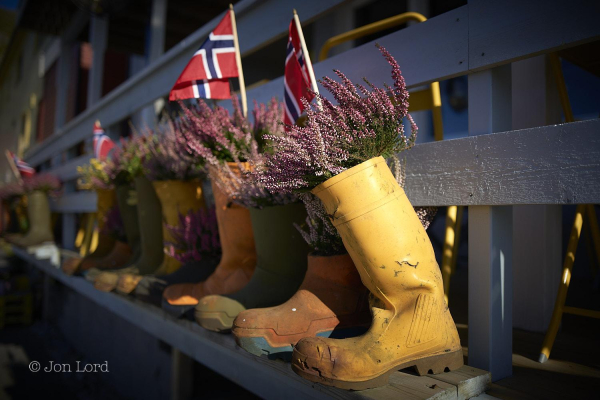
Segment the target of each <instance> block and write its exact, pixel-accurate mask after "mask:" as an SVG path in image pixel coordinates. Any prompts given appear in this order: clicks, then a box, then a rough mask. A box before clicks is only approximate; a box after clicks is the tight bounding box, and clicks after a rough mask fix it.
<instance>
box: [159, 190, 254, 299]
mask: <svg viewBox="0 0 600 400" xmlns="http://www.w3.org/2000/svg"><path fill="white" fill-rule="evenodd" d="M212 190H213V194H214V197H215V208H216V210H215V211H216V214H217V224H218V226H219V239H220V240H221V249H222V256H221V261H220V262H219V265H218V266H217V268H216V269H215V271H214V272H213V273H212V274H211V275H210V276H209V277H208V279H207V280H205V281H203V282H199V283H181V284H176V285H171V286H168V287H167V288H166V289H165V291H164V292H163V298H164V300H165V301H164V302H163V306H164V307H165V308H166V309H168V306H169V305H171V306H185V307H188V308H189V307H191V308H192V309H193V307H194V306H196V305H197V304H198V301H199V300H200V299H201V298H202V297H204V296H207V295H209V294H230V293H234V292H237V291H238V290H240V289H242V288H243V287H244V286H245V285H246V284H247V283H248V282H249V281H250V278H251V277H252V274H253V273H254V268H255V267H256V249H255V247H254V234H253V233H252V223H251V222H250V213H249V211H248V210H247V209H246V208H244V207H242V206H240V205H238V204H235V203H232V204H228V199H227V196H226V195H225V193H223V192H222V191H221V189H219V187H218V186H217V185H216V184H214V183H212ZM165 303H167V304H165Z"/></svg>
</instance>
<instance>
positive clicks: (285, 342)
mask: <svg viewBox="0 0 600 400" xmlns="http://www.w3.org/2000/svg"><path fill="white" fill-rule="evenodd" d="M370 324H371V313H370V310H369V302H368V290H367V288H365V286H364V285H363V284H362V282H361V281H360V275H359V274H358V272H357V271H356V267H355V266H354V263H353V262H352V259H351V258H350V256H349V255H348V254H341V255H335V256H317V255H313V254H311V255H309V256H308V269H307V271H306V276H305V277H304V281H303V282H302V285H301V286H300V289H298V291H297V292H296V294H294V296H293V297H292V298H291V299H290V300H288V301H286V302H285V303H283V304H281V305H279V306H277V307H270V308H256V309H250V310H246V311H242V312H241V313H240V314H239V315H238V316H237V318H236V319H235V321H234V322H233V330H232V333H233V335H234V336H235V340H236V342H237V344H238V345H239V346H240V347H241V348H243V349H244V350H246V351H248V352H250V353H252V354H255V355H267V356H268V357H269V358H283V359H289V358H290V356H291V354H292V350H293V346H294V345H295V344H296V343H297V342H298V340H300V339H302V338H304V337H311V336H322V337H336V338H342V337H348V336H352V335H353V334H354V335H355V334H356V333H357V332H361V331H362V332H364V331H365V330H366V329H365V328H367V327H369V325H370ZM361 327H362V328H363V329H360V328H361ZM357 328H358V329H357ZM362 332H361V333H362Z"/></svg>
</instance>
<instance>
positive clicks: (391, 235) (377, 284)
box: [292, 157, 463, 390]
mask: <svg viewBox="0 0 600 400" xmlns="http://www.w3.org/2000/svg"><path fill="white" fill-rule="evenodd" d="M313 193H314V194H315V195H316V196H317V197H319V198H320V199H321V201H322V202H323V205H324V207H325V210H326V211H327V213H328V214H329V215H331V216H332V217H331V218H332V222H333V225H334V226H335V227H336V229H337V230H338V232H339V234H340V236H341V237H342V240H343V242H344V246H345V247H346V249H347V250H348V253H349V254H350V256H351V257H352V260H353V261H354V264H355V265H356V267H357V269H358V272H359V274H360V276H361V280H362V282H363V284H364V285H365V286H366V287H367V288H368V289H369V291H370V292H371V293H372V295H373V301H372V303H371V308H372V315H373V317H372V318H373V322H372V324H371V328H370V329H369V331H368V332H367V333H366V334H364V335H362V336H359V337H356V338H349V339H330V338H320V337H315V338H304V339H302V340H300V341H299V342H298V343H297V345H296V347H295V348H294V352H293V354H292V369H293V370H294V371H295V372H296V373H298V374H299V375H301V376H302V377H304V378H306V379H309V380H311V381H313V382H320V383H323V384H326V385H330V386H336V387H339V388H343V389H352V390H362V389H367V388H371V387H378V386H383V385H385V384H387V383H388V377H389V375H390V374H391V373H392V372H394V371H397V370H400V369H403V368H407V367H415V368H416V371H417V373H418V374H419V375H424V374H428V373H434V374H438V373H442V372H444V371H448V370H450V371H452V370H454V369H457V368H460V367H461V366H462V365H463V354H462V348H461V346H460V339H459V337H458V332H457V330H456V326H455V325H454V321H453V320H452V316H451V315H450V311H449V310H448V306H447V305H446V302H445V301H444V289H443V288H444V285H443V283H442V277H441V273H440V269H439V267H438V264H437V262H436V261H435V255H434V253H433V248H432V246H431V242H430V241H429V238H428V237H427V234H426V233H425V229H423V226H422V225H421V223H420V222H419V219H418V218H417V215H416V213H415V212H414V209H413V207H412V206H411V204H410V202H409V201H408V198H407V197H406V194H405V193H404V190H402V188H401V187H400V186H399V185H398V183H397V182H396V180H395V179H394V176H393V175H392V173H391V171H390V169H389V168H388V166H387V165H386V163H385V160H384V159H383V158H382V157H376V158H373V159H371V160H368V161H365V162H363V163H362V164H359V165H357V166H355V167H353V168H350V169H348V170H346V171H344V172H342V173H341V174H339V175H337V176H335V177H333V178H331V179H329V180H327V181H325V182H324V183H322V184H321V185H319V186H317V187H316V188H315V189H314V190H313Z"/></svg>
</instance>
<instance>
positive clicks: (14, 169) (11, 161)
mask: <svg viewBox="0 0 600 400" xmlns="http://www.w3.org/2000/svg"><path fill="white" fill-rule="evenodd" d="M4 155H6V159H7V160H8V165H10V169H11V170H12V172H13V174H15V177H16V178H17V181H19V183H23V178H21V173H20V172H19V169H18V168H17V166H16V165H15V160H14V159H13V158H12V154H11V153H10V151H9V150H6V151H5V152H4Z"/></svg>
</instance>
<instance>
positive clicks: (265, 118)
mask: <svg viewBox="0 0 600 400" xmlns="http://www.w3.org/2000/svg"><path fill="white" fill-rule="evenodd" d="M233 109H234V111H233V113H231V114H230V113H229V111H228V110H226V109H225V108H223V107H220V106H216V107H215V108H214V110H213V109H211V108H210V107H208V105H207V104H206V103H204V102H203V101H200V103H199V105H198V107H197V108H196V109H194V110H192V109H188V108H184V110H185V116H186V119H185V122H184V123H183V124H184V126H183V127H182V128H183V129H182V132H183V134H184V136H183V138H185V139H183V138H182V140H185V141H186V145H187V148H188V149H189V151H190V153H191V154H192V155H193V156H195V157H196V158H199V159H201V160H202V161H203V162H204V165H205V166H206V168H207V170H208V172H209V175H210V179H211V180H212V181H213V182H215V183H216V184H217V185H218V186H219V188H220V189H221V190H222V191H223V192H224V193H225V194H226V195H227V197H228V198H229V199H230V200H231V201H234V202H236V203H238V204H241V205H243V206H245V207H251V208H263V207H267V206H273V205H284V204H289V203H293V202H297V201H298V198H297V197H296V196H293V195H289V194H287V195H286V194H280V193H278V192H271V191H269V190H267V189H266V188H265V186H264V185H263V184H262V183H261V182H260V181H259V180H258V179H257V177H256V174H255V173H254V169H255V168H257V167H259V166H261V165H263V163H264V161H265V154H266V153H268V147H269V144H268V143H267V142H266V140H265V138H266V137H280V136H281V135H282V134H283V126H282V125H281V124H280V123H279V121H280V120H281V119H282V118H283V105H282V104H281V103H279V102H278V101H277V100H276V99H272V100H271V101H270V102H269V104H267V105H265V104H260V105H259V104H258V103H255V104H254V110H253V112H252V114H253V117H254V123H252V124H251V123H250V122H249V121H248V119H246V118H244V117H243V116H242V113H241V111H240V108H239V104H238V101H237V98H235V97H234V99H233Z"/></svg>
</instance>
